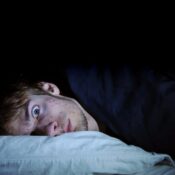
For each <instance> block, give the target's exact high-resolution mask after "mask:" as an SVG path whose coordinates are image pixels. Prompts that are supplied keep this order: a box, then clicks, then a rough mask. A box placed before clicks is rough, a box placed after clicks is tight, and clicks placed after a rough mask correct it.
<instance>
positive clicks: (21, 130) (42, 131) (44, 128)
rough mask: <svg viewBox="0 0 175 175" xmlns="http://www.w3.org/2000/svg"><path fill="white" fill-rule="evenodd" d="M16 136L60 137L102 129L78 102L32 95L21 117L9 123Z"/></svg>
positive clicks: (60, 97) (50, 96)
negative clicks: (61, 135)
mask: <svg viewBox="0 0 175 175" xmlns="http://www.w3.org/2000/svg"><path fill="white" fill-rule="evenodd" d="M8 127H9V128H10V133H11V134H13V135H30V134H37V135H49V136H56V135H60V134H63V133H67V132H74V131H86V130H98V126H97V123H96V121H95V120H94V119H93V118H92V117H91V116H90V115H89V114H88V113H87V112H86V111H85V110H84V109H83V108H82V107H81V106H80V104H79V103H78V102H77V101H75V100H74V99H71V98H68V97H65V96H61V95H58V96H52V95H49V94H48V95H31V96H30V99H29V101H28V103H27V105H26V106H25V108H24V109H23V110H22V112H21V114H20V115H19V117H18V118H17V119H16V120H15V121H12V122H10V123H9V125H8Z"/></svg>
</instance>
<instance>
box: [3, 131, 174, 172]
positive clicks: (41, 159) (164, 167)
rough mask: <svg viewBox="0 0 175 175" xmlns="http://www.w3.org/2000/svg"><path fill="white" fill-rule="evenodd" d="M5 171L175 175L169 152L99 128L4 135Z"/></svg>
mask: <svg viewBox="0 0 175 175" xmlns="http://www.w3.org/2000/svg"><path fill="white" fill-rule="evenodd" d="M0 174H1V175H11V174H12V175H14V174H15V175H26V174H27V175H28V174H30V175H31V174H35V175H36V174H37V175H50V174H51V175H52V174H53V175H55V174H59V175H65V174H68V175H75V174H76V175H86V174H88V175H94V174H96V175H97V174H98V175H99V174H101V175H112V174H118V175H121V174H125V175H126V174H128V175H129V174H132V175H133V174H134V175H136V174H138V175H144V174H145V175H165V174H166V175H174V174H175V164H174V162H173V160H172V159H171V157H170V156H169V155H166V154H156V153H154V152H147V151H144V150H143V149H141V148H139V147H136V146H133V145H127V144H125V143H124V142H122V141H121V140H119V139H117V138H114V137H110V136H108V135H106V134H103V133H101V132H97V131H80V132H75V133H67V134H63V135H61V136H56V137H47V136H1V137H0Z"/></svg>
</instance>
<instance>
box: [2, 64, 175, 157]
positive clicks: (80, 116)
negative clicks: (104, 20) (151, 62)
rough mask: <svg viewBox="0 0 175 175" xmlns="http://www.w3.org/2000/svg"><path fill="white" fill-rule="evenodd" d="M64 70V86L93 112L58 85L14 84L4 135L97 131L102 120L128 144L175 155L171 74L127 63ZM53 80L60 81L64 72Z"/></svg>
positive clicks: (4, 108)
mask: <svg viewBox="0 0 175 175" xmlns="http://www.w3.org/2000/svg"><path fill="white" fill-rule="evenodd" d="M54 68H55V67H54ZM54 68H53V69H52V70H56V71H57V69H56V68H55V69H54ZM63 72H64V73H63V74H64V76H65V78H66V79H67V81H66V83H65V85H68V86H69V87H70V89H71V91H72V93H73V94H74V97H75V98H76V99H77V100H78V101H79V102H80V103H81V105H82V106H83V108H84V109H86V111H88V112H89V114H88V113H87V112H86V111H85V110H84V109H83V108H82V107H81V106H80V104H79V103H77V101H75V100H73V99H70V98H68V97H63V96H61V95H60V94H59V89H58V88H56V86H55V85H54V84H49V83H39V84H37V88H36V86H33V87H32V86H27V87H26V86H23V85H22V86H16V88H17V89H16V90H14V91H13V92H16V93H13V94H12V95H11V94H10V93H7V94H8V97H9V98H7V99H6V100H2V101H4V102H3V103H2V104H1V106H2V107H1V110H0V118H1V123H0V127H1V133H2V134H3V133H4V134H13V135H19V134H28V135H29V134H40V135H51V136H55V135H60V134H62V133H65V132H72V131H80V130H98V126H97V123H96V121H100V122H101V123H103V124H105V125H106V126H107V128H109V129H110V131H112V134H111V133H110V132H107V133H109V134H111V135H113V136H116V137H118V138H120V139H122V140H123V141H125V142H126V143H128V144H133V145H136V146H140V147H142V148H144V149H145V150H148V151H155V152H160V153H167V154H170V155H171V156H172V157H175V139H174V138H175V127H174V125H175V79H174V76H173V75H172V76H171V75H170V74H169V73H168V74H160V73H159V72H157V71H155V70H152V69H150V67H147V66H146V67H145V66H143V67H142V66H141V67H140V66H139V67H137V66H128V65H119V66H118V67H117V66H116V65H114V66H111V65H101V66H97V65H86V66H83V65H70V66H67V67H66V68H64V69H63ZM54 75H57V74H56V72H54V73H52V74H51V76H54ZM55 79H59V80H61V81H62V76H61V77H60V78H58V77H57V76H56V77H55ZM57 84H58V86H59V85H60V84H62V82H58V83H57ZM63 84H64V83H63ZM59 87H60V86H59ZM64 87H66V86H64ZM60 89H61V90H63V88H60ZM43 90H44V91H43ZM48 92H49V93H50V94H48ZM63 94H64V93H63ZM53 95H57V98H55V96H53ZM68 96H69V95H68ZM47 109H48V110H47ZM91 115H92V116H93V117H92V116H91ZM46 116H47V117H46ZM94 118H95V119H94ZM95 120H96V121H95Z"/></svg>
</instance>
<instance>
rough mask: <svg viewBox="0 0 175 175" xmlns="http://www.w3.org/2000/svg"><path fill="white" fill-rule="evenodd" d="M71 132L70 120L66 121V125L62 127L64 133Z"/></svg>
mask: <svg viewBox="0 0 175 175" xmlns="http://www.w3.org/2000/svg"><path fill="white" fill-rule="evenodd" d="M73 131H74V129H73V127H72V123H71V121H70V119H68V120H67V122H66V125H65V127H64V132H73Z"/></svg>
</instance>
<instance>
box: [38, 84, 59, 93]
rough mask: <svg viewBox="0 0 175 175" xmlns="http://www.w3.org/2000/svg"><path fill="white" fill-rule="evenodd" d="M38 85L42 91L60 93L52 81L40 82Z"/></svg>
mask: <svg viewBox="0 0 175 175" xmlns="http://www.w3.org/2000/svg"><path fill="white" fill-rule="evenodd" d="M39 85H40V87H41V88H42V89H43V90H44V91H46V92H48V93H50V94H52V95H55V96H57V95H60V90H59V88H58V87H57V86H56V85H55V84H53V83H48V82H40V83H39Z"/></svg>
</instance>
